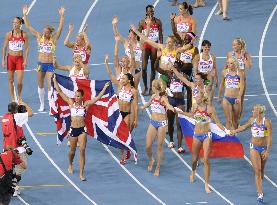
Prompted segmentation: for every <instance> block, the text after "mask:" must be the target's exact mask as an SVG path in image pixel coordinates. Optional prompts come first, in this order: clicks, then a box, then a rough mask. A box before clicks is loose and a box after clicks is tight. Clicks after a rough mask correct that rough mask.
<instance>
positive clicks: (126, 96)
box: [118, 86, 134, 102]
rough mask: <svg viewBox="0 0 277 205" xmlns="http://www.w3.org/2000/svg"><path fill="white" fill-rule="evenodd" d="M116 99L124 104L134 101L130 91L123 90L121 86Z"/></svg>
mask: <svg viewBox="0 0 277 205" xmlns="http://www.w3.org/2000/svg"><path fill="white" fill-rule="evenodd" d="M118 99H119V100H122V101H124V102H132V100H133V99H134V96H133V93H132V89H130V90H125V87H124V86H123V87H122V88H121V90H120V92H119V93H118Z"/></svg>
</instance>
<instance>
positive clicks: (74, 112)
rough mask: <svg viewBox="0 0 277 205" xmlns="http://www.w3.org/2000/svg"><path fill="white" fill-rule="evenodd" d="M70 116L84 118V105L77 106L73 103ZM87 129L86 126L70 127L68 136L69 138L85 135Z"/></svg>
mask: <svg viewBox="0 0 277 205" xmlns="http://www.w3.org/2000/svg"><path fill="white" fill-rule="evenodd" d="M70 114H71V117H84V116H85V115H86V109H85V107H84V105H83V104H82V105H80V106H77V105H76V104H75V103H73V106H72V107H71V108H70ZM86 132H87V128H86V126H83V127H78V128H75V127H70V131H69V134H70V136H71V137H78V136H79V135H80V134H82V133H86Z"/></svg>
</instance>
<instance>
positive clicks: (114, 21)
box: [112, 16, 127, 46]
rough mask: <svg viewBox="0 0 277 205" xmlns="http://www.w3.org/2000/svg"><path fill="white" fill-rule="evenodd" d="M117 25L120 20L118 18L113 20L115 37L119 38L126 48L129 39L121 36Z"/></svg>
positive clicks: (115, 17)
mask: <svg viewBox="0 0 277 205" xmlns="http://www.w3.org/2000/svg"><path fill="white" fill-rule="evenodd" d="M117 23H118V18H117V16H114V17H113V20H112V24H113V32H114V36H119V37H120V42H121V43H122V44H123V45H124V46H125V45H126V43H127V39H126V38H124V37H123V36H121V35H120V33H119V31H118V28H117Z"/></svg>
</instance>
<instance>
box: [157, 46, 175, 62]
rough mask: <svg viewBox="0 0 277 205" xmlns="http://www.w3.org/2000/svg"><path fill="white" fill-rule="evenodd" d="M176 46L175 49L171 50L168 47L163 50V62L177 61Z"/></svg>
mask: <svg viewBox="0 0 277 205" xmlns="http://www.w3.org/2000/svg"><path fill="white" fill-rule="evenodd" d="M176 54H177V52H176V48H174V50H173V51H169V50H168V49H167V48H164V49H163V50H162V56H161V63H162V64H165V65H168V64H169V60H170V61H171V62H172V63H174V62H175V57H176Z"/></svg>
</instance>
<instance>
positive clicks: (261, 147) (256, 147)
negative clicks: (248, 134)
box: [250, 143, 267, 153]
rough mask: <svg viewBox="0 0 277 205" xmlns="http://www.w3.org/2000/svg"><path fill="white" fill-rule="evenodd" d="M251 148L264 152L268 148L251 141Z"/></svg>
mask: <svg viewBox="0 0 277 205" xmlns="http://www.w3.org/2000/svg"><path fill="white" fill-rule="evenodd" d="M250 149H253V150H256V151H258V152H259V153H262V152H263V151H265V150H267V146H257V145H253V144H252V143H250Z"/></svg>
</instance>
